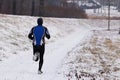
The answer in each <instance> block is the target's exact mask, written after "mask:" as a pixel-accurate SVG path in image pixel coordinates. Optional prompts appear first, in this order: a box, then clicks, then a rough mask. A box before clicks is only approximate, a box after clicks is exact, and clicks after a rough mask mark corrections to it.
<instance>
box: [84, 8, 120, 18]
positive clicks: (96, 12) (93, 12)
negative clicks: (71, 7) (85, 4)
mask: <svg viewBox="0 0 120 80" xmlns="http://www.w3.org/2000/svg"><path fill="white" fill-rule="evenodd" d="M85 11H86V13H87V14H88V15H89V16H108V7H104V8H103V7H102V8H99V9H86V10H85ZM110 16H111V17H120V12H118V10H117V9H116V7H113V6H111V9H110Z"/></svg>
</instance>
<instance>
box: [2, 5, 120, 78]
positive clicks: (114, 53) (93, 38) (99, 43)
mask: <svg viewBox="0 0 120 80" xmlns="http://www.w3.org/2000/svg"><path fill="white" fill-rule="evenodd" d="M106 9H107V7H106ZM102 12H104V10H103V11H102ZM107 13H108V12H106V13H103V14H102V13H94V9H87V10H86V14H87V15H89V16H93V15H94V16H107ZM111 16H112V17H120V12H118V11H117V10H115V8H114V7H112V8H111ZM37 18H38V17H34V16H21V15H8V14H0V39H1V40H0V45H1V46H0V80H120V19H118V20H116V19H113V20H111V21H110V31H108V20H107V19H80V18H77V19H76V18H55V17H42V18H43V20H44V23H43V25H44V26H46V27H47V28H48V29H49V32H50V34H51V39H50V40H47V39H46V51H45V55H44V64H43V68H42V71H43V74H41V75H39V74H37V71H38V62H34V61H33V59H32V58H33V54H32V52H33V50H32V41H31V40H29V39H28V34H29V31H30V29H31V28H32V27H33V26H35V25H37V23H36V20H37Z"/></svg>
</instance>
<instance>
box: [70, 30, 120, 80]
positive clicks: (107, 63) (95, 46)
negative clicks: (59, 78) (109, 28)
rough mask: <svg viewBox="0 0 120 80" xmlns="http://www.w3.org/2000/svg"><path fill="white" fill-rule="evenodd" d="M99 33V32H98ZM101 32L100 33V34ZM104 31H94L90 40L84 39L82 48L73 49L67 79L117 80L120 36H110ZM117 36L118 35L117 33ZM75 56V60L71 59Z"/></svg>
mask: <svg viewBox="0 0 120 80" xmlns="http://www.w3.org/2000/svg"><path fill="white" fill-rule="evenodd" d="M98 33H99V34H98ZM100 34H101V35H100ZM104 34H106V31H95V33H94V35H93V36H92V37H91V39H90V40H88V39H87V40H86V41H85V42H84V43H83V44H81V45H80V46H82V48H78V49H77V50H73V51H72V52H71V53H69V55H71V61H70V62H71V63H68V64H69V66H70V65H71V66H75V67H73V68H72V67H70V70H71V72H72V73H70V75H71V77H72V78H70V79H69V80H74V79H73V77H75V78H76V80H119V79H120V77H119V76H118V75H115V74H119V72H120V65H119V62H118V61H117V60H119V59H120V40H119V39H120V38H114V37H112V38H111V37H110V38H108V35H107V34H106V35H104ZM118 36H119V35H118ZM73 56H76V59H75V60H72V58H73ZM113 73H114V75H113Z"/></svg>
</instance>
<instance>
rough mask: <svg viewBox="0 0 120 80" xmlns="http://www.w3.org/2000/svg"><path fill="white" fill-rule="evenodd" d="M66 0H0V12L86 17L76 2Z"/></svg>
mask: <svg viewBox="0 0 120 80" xmlns="http://www.w3.org/2000/svg"><path fill="white" fill-rule="evenodd" d="M67 1H68V0H0V13H5V14H15V15H31V16H55V17H81V18H86V17H87V16H86V14H85V11H84V10H82V9H81V8H80V7H78V6H77V4H76V3H68V2H67ZM71 1H72V0H71ZM73 1H74V0H73Z"/></svg>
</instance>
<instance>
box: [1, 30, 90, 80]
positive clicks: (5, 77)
mask: <svg viewBox="0 0 120 80" xmlns="http://www.w3.org/2000/svg"><path fill="white" fill-rule="evenodd" d="M87 32H88V30H87V29H86V30H83V29H81V30H80V29H77V31H76V32H74V33H73V34H72V35H69V36H67V37H64V38H61V39H59V40H58V41H55V42H53V43H49V44H47V45H46V53H45V56H44V57H45V58H44V66H43V72H44V73H43V74H42V75H38V74H37V69H38V63H35V62H33V61H32V55H30V54H27V53H26V54H25V53H24V52H22V51H21V53H22V54H18V55H17V56H14V57H13V58H10V59H9V60H7V61H5V63H1V64H0V76H1V77H0V80H28V79H29V80H39V79H41V80H58V79H55V78H58V77H55V76H57V73H58V71H59V69H60V66H61V63H62V61H63V59H64V57H65V56H66V54H67V53H68V52H69V51H70V50H71V49H72V48H73V47H74V46H76V45H77V44H78V43H79V42H80V40H81V39H82V38H83V37H84V36H85V34H86V33H87ZM78 34H80V35H79V36H76V35H78ZM51 46H52V47H51ZM48 48H49V49H48ZM29 52H30V51H28V53H29ZM59 78H61V77H59Z"/></svg>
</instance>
